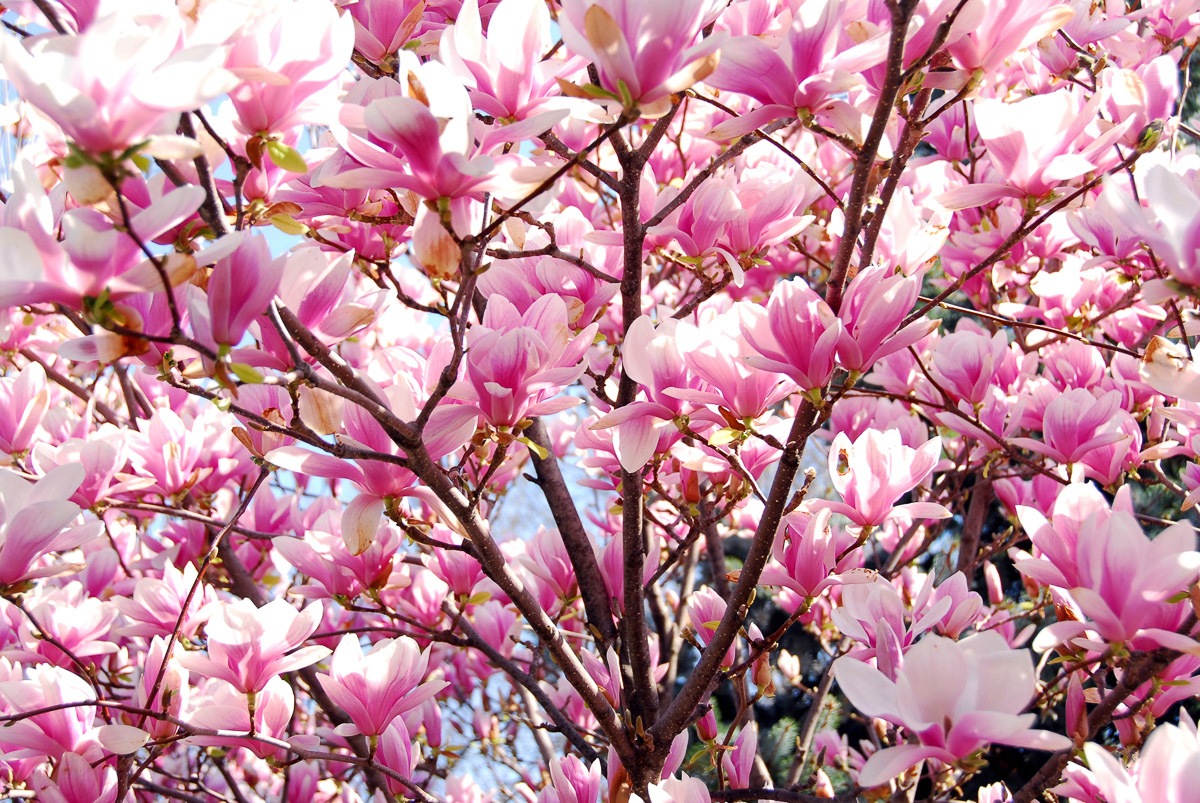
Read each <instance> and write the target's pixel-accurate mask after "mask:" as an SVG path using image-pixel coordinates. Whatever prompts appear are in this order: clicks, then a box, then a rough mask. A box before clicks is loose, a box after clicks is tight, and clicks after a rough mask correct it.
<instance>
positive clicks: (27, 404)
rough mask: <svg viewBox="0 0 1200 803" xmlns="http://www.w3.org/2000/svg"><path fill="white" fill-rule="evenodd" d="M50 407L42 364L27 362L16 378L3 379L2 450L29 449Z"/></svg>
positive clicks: (0, 403)
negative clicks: (28, 363) (29, 363)
mask: <svg viewBox="0 0 1200 803" xmlns="http://www.w3.org/2000/svg"><path fill="white" fill-rule="evenodd" d="M49 407H50V392H49V389H48V388H47V387H46V371H45V369H43V368H42V366H41V365H40V364H38V363H33V364H31V365H27V366H25V367H24V368H22V369H21V371H20V373H18V374H17V375H16V376H15V377H13V376H6V377H4V378H3V379H0V451H4V452H7V453H8V454H16V453H18V452H24V451H26V450H28V449H29V447H30V446H32V445H33V438H34V434H35V433H36V432H37V429H38V425H39V424H41V423H42V416H44V415H45V414H46V411H47V410H48V409H49Z"/></svg>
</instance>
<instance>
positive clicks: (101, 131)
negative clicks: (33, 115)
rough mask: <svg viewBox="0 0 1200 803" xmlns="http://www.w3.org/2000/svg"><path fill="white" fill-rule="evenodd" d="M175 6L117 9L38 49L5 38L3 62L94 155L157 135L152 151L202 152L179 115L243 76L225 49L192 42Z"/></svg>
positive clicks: (41, 42) (44, 40)
mask: <svg viewBox="0 0 1200 803" xmlns="http://www.w3.org/2000/svg"><path fill="white" fill-rule="evenodd" d="M170 11H171V13H168V14H166V15H162V16H160V15H153V16H145V15H133V14H125V13H121V12H120V11H119V10H117V11H116V12H115V13H108V14H106V15H105V16H103V17H101V18H100V19H98V20H96V21H95V22H94V23H93V24H92V25H90V26H89V27H88V29H87V30H86V31H84V32H83V33H81V34H79V35H75V36H44V37H35V38H33V39H30V40H29V42H30V44H31V48H30V50H26V48H25V47H24V46H23V45H22V44H19V41H20V40H17V39H12V38H5V39H4V40H3V42H2V43H0V60H3V62H4V66H5V70H6V72H7V77H8V80H9V81H11V82H12V83H13V85H14V86H15V87H16V88H17V91H18V92H19V93H20V94H21V97H22V98H24V99H25V100H26V101H28V102H29V103H31V104H33V105H34V106H36V107H37V108H38V109H39V110H40V111H42V112H43V113H45V114H46V115H47V116H48V117H50V118H51V119H52V120H53V121H54V122H55V123H57V124H58V125H59V126H60V127H61V128H62V131H63V133H64V134H65V135H66V137H67V139H69V140H71V142H73V143H74V144H75V145H76V146H77V147H78V148H79V149H80V150H82V151H84V152H86V153H88V154H92V155H96V156H101V155H106V154H119V153H121V152H123V151H125V150H126V149H127V148H130V147H131V146H137V145H141V144H142V143H143V142H145V141H146V140H148V139H150V138H151V137H156V138H159V139H160V140H161V142H160V144H159V145H158V146H152V147H151V149H150V152H152V153H153V152H154V151H155V148H156V147H157V148H158V149H159V152H160V153H161V155H163V156H167V157H168V158H170V157H172V156H176V155H180V156H182V155H195V153H196V152H198V150H199V148H198V146H197V145H196V144H195V143H194V142H192V141H191V140H186V139H184V138H182V137H176V136H174V129H175V119H174V117H175V116H174V115H172V114H171V113H172V112H176V113H177V112H181V111H190V110H191V109H196V108H200V107H202V106H204V105H205V104H206V103H208V102H209V101H211V100H213V99H214V98H216V97H218V96H220V95H221V94H223V93H225V92H227V91H228V90H229V89H231V88H232V87H233V86H234V85H235V84H236V83H237V80H236V78H234V76H233V75H231V74H230V73H229V72H228V71H226V70H224V69H222V68H221V61H222V57H223V55H224V54H223V53H222V52H221V50H220V49H218V48H216V47H214V46H211V45H195V46H191V47H185V46H184V43H183V30H182V26H181V24H180V18H179V16H177V15H176V14H175V13H174V9H171V10H170ZM164 135H165V136H164ZM181 149H182V150H181ZM177 151H178V153H176V152H177Z"/></svg>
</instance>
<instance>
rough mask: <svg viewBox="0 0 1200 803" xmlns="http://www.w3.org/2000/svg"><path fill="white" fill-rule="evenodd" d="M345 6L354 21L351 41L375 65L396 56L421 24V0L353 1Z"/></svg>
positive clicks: (423, 8) (423, 7)
mask: <svg viewBox="0 0 1200 803" xmlns="http://www.w3.org/2000/svg"><path fill="white" fill-rule="evenodd" d="M339 5H344V6H345V8H346V11H347V13H348V14H349V15H350V17H351V18H352V19H353V20H354V44H355V47H356V48H357V49H358V51H359V52H360V53H362V54H363V55H364V56H366V57H367V58H368V59H370V60H371V61H373V62H375V63H377V64H381V65H382V64H386V63H387V62H388V61H389V60H392V59H394V58H395V56H396V54H397V53H399V52H400V51H401V50H402V49H404V46H405V45H406V44H407V43H408V42H409V41H410V40H412V39H413V38H415V36H416V35H417V32H418V31H420V30H421V29H422V28H423V27H425V26H424V24H423V23H424V19H423V17H422V12H423V11H424V10H425V5H426V4H425V3H424V2H423V1H422V0H400V2H396V0H356V2H352V3H339Z"/></svg>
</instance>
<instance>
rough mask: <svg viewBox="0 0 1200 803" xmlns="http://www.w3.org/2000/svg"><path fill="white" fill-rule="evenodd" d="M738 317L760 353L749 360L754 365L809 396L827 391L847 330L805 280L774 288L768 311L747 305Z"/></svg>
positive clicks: (743, 330)
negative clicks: (782, 376) (787, 380)
mask: <svg viewBox="0 0 1200 803" xmlns="http://www.w3.org/2000/svg"><path fill="white" fill-rule="evenodd" d="M739 312H740V313H741V315H742V336H743V337H744V338H745V339H746V342H747V343H748V344H749V345H750V348H751V349H753V350H754V351H755V352H757V354H751V355H749V356H747V357H746V362H748V363H749V364H750V365H752V366H754V367H755V368H760V369H765V370H767V371H778V372H780V373H782V374H785V375H787V376H788V377H790V378H791V379H792V380H793V381H795V382H796V384H797V385H799V386H800V389H801V390H804V391H814V390H817V389H820V388H823V387H824V386H825V383H827V382H828V381H829V378H830V377H831V376H833V369H834V365H835V363H834V355H835V353H836V352H837V350H838V348H839V346H840V345H841V344H842V343H843V341H844V340H845V338H846V329H845V326H844V324H843V323H842V322H841V321H840V320H838V316H837V315H836V314H834V312H833V310H832V309H831V308H830V307H829V305H828V304H826V303H825V301H824V299H822V298H821V297H820V296H818V295H817V294H816V293H815V292H813V290H812V288H810V287H809V286H808V285H807V284H806V283H805V282H804V280H803V279H791V280H789V281H786V282H780V283H779V284H777V285H775V287H774V289H773V290H772V291H771V300H770V301H768V302H767V308H766V309H765V310H764V309H762V307H758V306H744V305H743V306H741V307H739Z"/></svg>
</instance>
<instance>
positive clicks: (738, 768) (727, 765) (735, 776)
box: [721, 722, 758, 789]
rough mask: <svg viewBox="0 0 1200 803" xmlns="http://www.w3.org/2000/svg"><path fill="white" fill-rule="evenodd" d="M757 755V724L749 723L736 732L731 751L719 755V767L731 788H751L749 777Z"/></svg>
mask: <svg viewBox="0 0 1200 803" xmlns="http://www.w3.org/2000/svg"><path fill="white" fill-rule="evenodd" d="M757 755H758V724H757V723H755V722H749V723H747V724H746V726H745V727H743V728H742V729H741V730H740V731H738V735H737V738H736V739H734V740H733V749H732V750H729V751H726V752H724V753H722V754H721V767H722V769H724V771H725V778H726V781H727V783H728V784H729V785H730V787H731V788H733V789H746V788H749V787H750V786H753V784H752V783H751V777H750V776H751V773H752V771H753V769H754V758H755V756H757Z"/></svg>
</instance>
